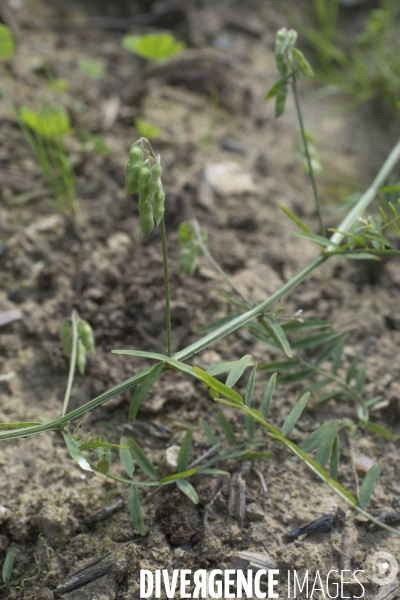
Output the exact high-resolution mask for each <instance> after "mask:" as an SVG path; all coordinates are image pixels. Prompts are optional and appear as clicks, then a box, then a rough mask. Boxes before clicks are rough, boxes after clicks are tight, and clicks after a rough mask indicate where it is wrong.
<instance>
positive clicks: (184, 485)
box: [176, 479, 199, 504]
mask: <svg viewBox="0 0 400 600" xmlns="http://www.w3.org/2000/svg"><path fill="white" fill-rule="evenodd" d="M176 485H177V486H178V488H179V489H180V490H181V492H183V493H184V494H186V496H187V497H188V498H189V499H190V500H191V501H192V502H194V504H198V503H199V497H198V495H197V492H196V490H195V489H194V487H193V486H192V484H191V483H189V482H188V481H187V480H186V479H178V480H177V482H176Z"/></svg>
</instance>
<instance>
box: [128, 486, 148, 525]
mask: <svg viewBox="0 0 400 600" xmlns="http://www.w3.org/2000/svg"><path fill="white" fill-rule="evenodd" d="M128 505H129V512H130V515H131V517H132V521H133V523H134V525H135V527H136V529H137V530H138V532H139V533H140V535H146V525H145V524H144V520H143V515H142V508H141V506H140V500H139V494H138V491H137V487H136V485H131V487H130V488H129V496H128Z"/></svg>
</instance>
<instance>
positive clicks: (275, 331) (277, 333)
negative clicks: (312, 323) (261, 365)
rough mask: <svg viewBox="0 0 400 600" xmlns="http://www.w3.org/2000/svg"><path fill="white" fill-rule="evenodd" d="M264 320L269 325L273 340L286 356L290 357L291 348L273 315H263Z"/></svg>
mask: <svg viewBox="0 0 400 600" xmlns="http://www.w3.org/2000/svg"><path fill="white" fill-rule="evenodd" d="M265 321H267V322H268V324H269V326H270V327H271V330H272V335H273V337H274V339H275V341H276V342H278V344H279V345H280V347H281V348H282V350H283V351H284V353H285V354H286V356H287V357H288V358H292V356H293V354H292V350H291V348H290V344H289V341H288V339H287V337H286V334H285V332H284V330H283V329H282V327H281V326H280V325H279V323H277V322H276V321H275V319H274V318H273V317H265Z"/></svg>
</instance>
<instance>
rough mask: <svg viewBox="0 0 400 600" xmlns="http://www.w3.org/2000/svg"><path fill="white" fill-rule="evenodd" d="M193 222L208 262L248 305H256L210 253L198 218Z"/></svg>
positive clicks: (198, 240)
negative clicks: (202, 235)
mask: <svg viewBox="0 0 400 600" xmlns="http://www.w3.org/2000/svg"><path fill="white" fill-rule="evenodd" d="M192 223H193V229H194V233H195V235H196V239H197V242H198V244H199V246H200V248H201V250H202V252H203V254H204V256H205V257H206V258H207V260H208V262H209V263H210V264H211V265H212V266H213V267H214V269H215V270H216V271H217V272H218V273H219V274H220V275H221V277H222V278H223V279H225V281H226V282H227V283H228V285H230V286H231V288H232V289H233V291H235V292H236V293H237V295H238V296H240V297H241V298H242V300H244V301H245V302H246V304H247V305H248V306H250V307H253V306H254V302H252V301H251V300H249V298H248V297H247V296H246V294H244V293H243V292H242V291H241V290H240V289H239V288H238V287H237V285H236V284H235V283H234V282H233V281H232V279H231V278H230V277H229V275H228V274H227V273H225V271H224V270H223V268H222V267H221V265H219V264H218V263H217V261H216V260H215V258H214V257H213V256H212V254H211V253H210V251H209V249H208V248H207V246H206V245H205V243H204V242H203V238H202V237H201V231H200V226H199V223H198V221H197V219H193V221H192Z"/></svg>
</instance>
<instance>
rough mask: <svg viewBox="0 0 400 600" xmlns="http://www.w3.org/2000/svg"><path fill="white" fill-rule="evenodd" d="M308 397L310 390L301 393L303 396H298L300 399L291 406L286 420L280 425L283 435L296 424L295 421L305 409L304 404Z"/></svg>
mask: <svg viewBox="0 0 400 600" xmlns="http://www.w3.org/2000/svg"><path fill="white" fill-rule="evenodd" d="M309 397H310V392H306V393H305V394H303V396H302V397H301V398H300V400H298V401H297V402H296V404H295V405H294V406H293V408H292V410H291V411H290V414H289V416H288V418H287V419H286V421H285V422H284V424H283V426H282V435H283V436H284V437H286V436H287V435H288V434H289V433H290V432H291V431H292V429H293V427H294V426H295V425H296V423H297V421H298V420H299V418H300V416H301V413H302V412H303V410H304V409H305V406H306V404H307V402H308V399H309Z"/></svg>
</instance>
